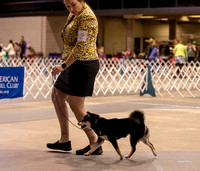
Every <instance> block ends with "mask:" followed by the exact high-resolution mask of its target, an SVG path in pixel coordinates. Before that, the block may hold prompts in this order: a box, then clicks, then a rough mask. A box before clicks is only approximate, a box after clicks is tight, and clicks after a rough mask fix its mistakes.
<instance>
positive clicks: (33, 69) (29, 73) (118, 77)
mask: <svg viewBox="0 0 200 171" xmlns="http://www.w3.org/2000/svg"><path fill="white" fill-rule="evenodd" d="M61 62H62V61H61V60H60V59H47V58H39V57H35V58H32V59H26V60H25V61H23V60H21V59H9V60H8V61H6V60H2V59H1V60H0V67H2V66H24V67H25V79H24V97H23V99H24V100H26V101H29V100H49V99H50V97H51V90H52V87H53V84H54V82H55V80H56V77H52V76H51V71H52V68H53V66H54V65H56V64H60V63H61ZM147 65H150V66H151V77H152V83H153V86H154V88H155V91H156V96H165V95H168V96H171V97H175V96H181V97H199V96H200V63H199V62H196V63H187V64H186V65H184V67H183V68H182V70H181V73H180V74H179V75H178V76H177V75H176V72H177V69H178V67H177V68H174V67H173V65H172V63H170V62H155V63H154V62H152V63H150V62H149V61H146V60H139V59H133V60H124V59H119V60H110V59H108V60H100V70H99V73H98V74H97V76H96V82H95V87H94V93H93V94H94V96H108V95H127V94H139V93H140V91H141V87H142V85H143V83H144V78H145V75H147V74H148V73H147Z"/></svg>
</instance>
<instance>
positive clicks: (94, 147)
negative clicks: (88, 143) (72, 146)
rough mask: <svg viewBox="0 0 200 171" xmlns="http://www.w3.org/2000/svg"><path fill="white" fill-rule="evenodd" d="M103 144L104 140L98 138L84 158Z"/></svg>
mask: <svg viewBox="0 0 200 171" xmlns="http://www.w3.org/2000/svg"><path fill="white" fill-rule="evenodd" d="M103 142H104V139H102V138H100V137H99V138H98V140H97V142H96V143H95V144H94V145H93V146H92V147H91V149H90V150H89V151H88V152H87V153H85V154H84V155H85V156H89V155H90V154H92V153H93V152H94V151H95V150H96V149H97V148H99V147H100V146H101V145H102V144H103Z"/></svg>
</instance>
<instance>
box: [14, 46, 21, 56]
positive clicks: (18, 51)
mask: <svg viewBox="0 0 200 171" xmlns="http://www.w3.org/2000/svg"><path fill="white" fill-rule="evenodd" d="M14 47H15V54H16V58H20V55H21V46H20V44H19V43H17V42H15V44H14Z"/></svg>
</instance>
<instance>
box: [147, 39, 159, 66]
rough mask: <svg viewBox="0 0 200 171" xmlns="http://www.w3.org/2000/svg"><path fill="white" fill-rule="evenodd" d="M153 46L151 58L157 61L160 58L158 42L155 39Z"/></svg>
mask: <svg viewBox="0 0 200 171" xmlns="http://www.w3.org/2000/svg"><path fill="white" fill-rule="evenodd" d="M151 46H152V50H151V53H150V55H149V60H150V61H154V62H155V61H156V59H157V58H158V48H157V44H156V41H155V40H153V41H152V43H151Z"/></svg>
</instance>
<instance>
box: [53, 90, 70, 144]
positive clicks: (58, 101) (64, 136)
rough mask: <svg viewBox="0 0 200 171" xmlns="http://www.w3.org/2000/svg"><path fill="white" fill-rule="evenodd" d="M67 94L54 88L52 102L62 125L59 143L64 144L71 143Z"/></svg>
mask: <svg viewBox="0 0 200 171" xmlns="http://www.w3.org/2000/svg"><path fill="white" fill-rule="evenodd" d="M67 96H68V95H67V94H65V93H63V92H61V91H60V90H58V89H57V88H55V87H54V88H53V91H52V102H53V104H54V108H55V111H56V114H57V117H58V120H59V123H60V130H61V137H60V140H59V142H60V143H64V142H68V141H69V122H68V120H67V119H66V118H69V114H68V109H67V104H66V98H67Z"/></svg>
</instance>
